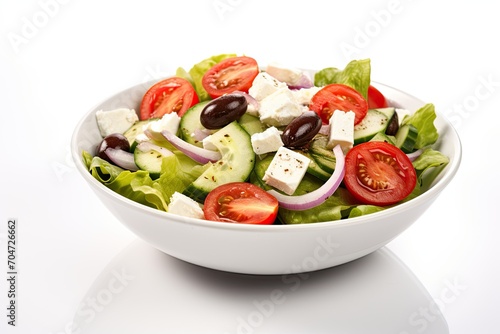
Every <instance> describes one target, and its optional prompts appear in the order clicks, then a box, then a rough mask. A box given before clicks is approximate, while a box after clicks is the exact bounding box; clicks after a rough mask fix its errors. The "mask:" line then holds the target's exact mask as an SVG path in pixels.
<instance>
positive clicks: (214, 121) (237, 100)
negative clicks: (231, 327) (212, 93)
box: [200, 94, 248, 129]
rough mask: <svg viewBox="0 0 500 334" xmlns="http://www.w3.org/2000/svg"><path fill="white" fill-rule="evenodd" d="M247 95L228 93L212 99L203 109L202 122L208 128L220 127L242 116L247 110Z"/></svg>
mask: <svg viewBox="0 0 500 334" xmlns="http://www.w3.org/2000/svg"><path fill="white" fill-rule="evenodd" d="M247 107H248V102H247V99H246V98H245V96H243V95H239V94H227V95H223V96H221V97H218V98H216V99H215V100H212V101H210V102H209V103H208V104H207V105H206V106H205V107H204V108H203V110H202V111H201V115H200V122H201V125H203V126H204V127H205V128H207V129H220V128H223V127H224V126H226V125H228V124H229V123H231V122H233V121H235V120H237V119H238V118H240V117H241V116H242V115H243V114H244V113H245V112H246V111H247Z"/></svg>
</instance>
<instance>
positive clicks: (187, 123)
mask: <svg viewBox="0 0 500 334" xmlns="http://www.w3.org/2000/svg"><path fill="white" fill-rule="evenodd" d="M209 102H210V101H204V102H200V103H198V104H196V105H194V106H192V107H191V108H189V109H188V110H187V111H186V112H185V113H184V115H182V117H181V122H180V123H179V130H180V135H179V136H180V137H181V138H182V139H183V140H184V141H186V142H188V143H190V144H193V145H196V146H198V147H203V142H202V141H200V140H197V139H196V138H195V136H193V134H194V133H196V131H207V132H209V131H210V130H208V129H206V128H205V127H204V126H203V125H201V122H200V115H201V112H202V111H203V108H205V106H206V105H207V104H208V103H209Z"/></svg>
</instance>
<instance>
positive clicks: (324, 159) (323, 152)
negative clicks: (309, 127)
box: [309, 135, 335, 175]
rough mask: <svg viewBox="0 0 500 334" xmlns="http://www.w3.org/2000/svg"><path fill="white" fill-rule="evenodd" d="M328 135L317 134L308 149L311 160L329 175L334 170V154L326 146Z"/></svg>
mask: <svg viewBox="0 0 500 334" xmlns="http://www.w3.org/2000/svg"><path fill="white" fill-rule="evenodd" d="M327 144H328V137H326V136H323V135H317V136H316V137H314V138H313V140H312V141H311V144H310V145H309V150H310V152H311V153H310V154H311V157H312V159H313V161H314V162H315V163H316V164H317V165H318V166H319V167H320V168H321V169H322V170H324V171H325V172H327V173H329V174H330V175H331V174H332V173H333V171H334V170H335V155H334V154H333V151H332V150H331V149H328V148H327Z"/></svg>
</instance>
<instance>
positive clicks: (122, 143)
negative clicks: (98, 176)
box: [96, 133, 130, 163]
mask: <svg viewBox="0 0 500 334" xmlns="http://www.w3.org/2000/svg"><path fill="white" fill-rule="evenodd" d="M108 147H111V148H114V149H117V150H123V151H127V152H129V151H130V143H129V142H128V139H127V137H125V136H124V135H122V134H121V133H112V134H110V135H107V136H106V137H104V139H103V140H102V141H101V143H100V144H99V145H97V149H96V155H97V156H98V157H99V158H101V159H104V160H106V161H108V162H111V163H113V162H112V161H111V159H110V158H109V157H108V155H107V154H106V152H105V151H106V149H107V148H108Z"/></svg>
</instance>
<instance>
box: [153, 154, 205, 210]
mask: <svg viewBox="0 0 500 334" xmlns="http://www.w3.org/2000/svg"><path fill="white" fill-rule="evenodd" d="M208 166H209V165H208V164H206V165H199V164H198V163H196V162H194V161H193V160H192V159H190V158H188V157H187V156H185V155H183V154H181V153H179V154H175V155H172V156H169V157H165V158H163V162H162V165H161V173H160V177H159V178H158V179H157V180H156V182H155V183H154V184H153V187H154V188H155V189H158V191H160V192H161V193H162V194H163V196H164V198H166V199H167V200H168V201H170V197H172V195H173V194H174V193H175V192H179V193H182V192H183V191H184V189H186V187H187V186H188V185H190V184H191V183H192V182H193V181H194V180H196V179H197V178H198V177H199V176H200V175H201V174H202V173H203V172H204V171H205V169H206V168H208Z"/></svg>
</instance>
